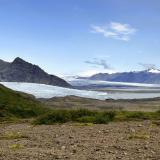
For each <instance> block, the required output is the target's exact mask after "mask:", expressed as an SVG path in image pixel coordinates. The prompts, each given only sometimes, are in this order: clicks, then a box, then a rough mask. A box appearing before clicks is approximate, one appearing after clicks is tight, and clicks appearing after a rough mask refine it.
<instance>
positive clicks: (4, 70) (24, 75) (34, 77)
mask: <svg viewBox="0 0 160 160" xmlns="http://www.w3.org/2000/svg"><path fill="white" fill-rule="evenodd" d="M0 81H1V82H28V83H41V84H47V85H54V86H62V87H71V85H70V84H68V83H67V82H66V81H65V80H63V79H61V78H59V77H57V76H55V75H49V74H48V73H46V72H45V71H44V70H42V69H41V68H40V67H39V66H37V65H33V64H31V63H28V62H26V61H24V60H23V59H21V58H19V57H18V58H16V59H15V60H14V61H13V62H12V63H8V62H5V61H2V60H0Z"/></svg>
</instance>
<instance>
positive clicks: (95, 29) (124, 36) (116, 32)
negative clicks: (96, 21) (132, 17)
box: [91, 22, 137, 41]
mask: <svg viewBox="0 0 160 160" xmlns="http://www.w3.org/2000/svg"><path fill="white" fill-rule="evenodd" d="M91 28H92V30H91V32H92V33H101V34H103V36H104V37H107V38H113V39H117V40H122V41H129V40H130V36H131V35H133V34H135V32H136V31H137V30H136V29H135V28H133V27H132V26H131V25H129V24H122V23H118V22H110V23H109V24H107V25H103V26H97V25H92V26H91Z"/></svg>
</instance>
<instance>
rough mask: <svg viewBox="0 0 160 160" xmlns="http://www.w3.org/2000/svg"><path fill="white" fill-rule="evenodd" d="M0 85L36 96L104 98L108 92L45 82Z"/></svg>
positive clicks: (4, 83)
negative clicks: (71, 87) (70, 87)
mask: <svg viewBox="0 0 160 160" xmlns="http://www.w3.org/2000/svg"><path fill="white" fill-rule="evenodd" d="M0 83H1V84H2V85H4V86H6V87H8V88H10V89H13V90H15V91H20V92H25V93H28V94H32V95H34V96H35V97H36V98H52V97H64V96H69V95H74V96H79V97H85V98H93V99H100V100H105V99H107V98H108V94H107V93H104V92H96V91H84V90H77V89H69V88H63V87H57V86H51V85H45V84H36V83H22V82H0Z"/></svg>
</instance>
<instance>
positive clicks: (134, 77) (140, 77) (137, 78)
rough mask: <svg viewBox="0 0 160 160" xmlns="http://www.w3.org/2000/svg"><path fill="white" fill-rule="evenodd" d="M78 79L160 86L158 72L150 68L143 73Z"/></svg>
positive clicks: (104, 74) (105, 74)
mask: <svg viewBox="0 0 160 160" xmlns="http://www.w3.org/2000/svg"><path fill="white" fill-rule="evenodd" d="M79 79H89V80H98V81H111V82H130V83H151V84H160V70H157V69H153V68H152V69H148V70H144V71H134V72H121V73H113V74H108V73H98V74H95V75H93V76H91V77H88V78H86V77H84V78H83V77H80V78H79Z"/></svg>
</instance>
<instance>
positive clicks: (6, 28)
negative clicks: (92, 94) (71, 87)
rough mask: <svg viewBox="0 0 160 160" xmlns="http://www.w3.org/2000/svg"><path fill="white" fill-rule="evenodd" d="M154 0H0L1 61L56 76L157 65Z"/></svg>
mask: <svg viewBox="0 0 160 160" xmlns="http://www.w3.org/2000/svg"><path fill="white" fill-rule="evenodd" d="M159 42H160V1H159V0H134V1H132V0H0V59H3V60H7V61H12V60H13V59H14V58H15V57H17V56H19V57H21V58H24V59H25V60H27V61H30V62H32V63H35V64H38V65H39V66H40V67H42V68H43V69H45V70H46V71H47V72H49V73H52V74H57V75H73V74H75V75H77V74H81V75H87V74H91V73H95V72H107V71H130V70H141V69H143V67H142V66H141V65H139V63H142V64H154V65H156V66H157V67H160V63H159V62H160V45H159Z"/></svg>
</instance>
